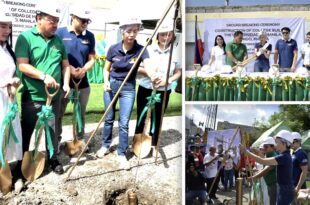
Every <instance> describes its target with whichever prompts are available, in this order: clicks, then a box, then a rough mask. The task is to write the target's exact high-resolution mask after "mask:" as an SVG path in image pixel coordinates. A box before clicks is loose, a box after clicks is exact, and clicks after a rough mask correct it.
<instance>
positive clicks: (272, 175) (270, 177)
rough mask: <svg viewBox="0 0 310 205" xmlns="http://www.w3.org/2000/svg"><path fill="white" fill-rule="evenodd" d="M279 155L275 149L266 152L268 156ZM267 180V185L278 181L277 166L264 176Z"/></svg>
mask: <svg viewBox="0 0 310 205" xmlns="http://www.w3.org/2000/svg"><path fill="white" fill-rule="evenodd" d="M275 156H277V153H276V152H275V151H273V152H271V153H268V154H266V157H267V158H268V157H275ZM264 179H265V182H266V184H267V186H272V185H274V184H276V183H277V167H276V166H273V169H272V170H270V171H269V172H268V173H267V174H266V175H265V176H264Z"/></svg>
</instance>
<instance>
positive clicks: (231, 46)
mask: <svg viewBox="0 0 310 205" xmlns="http://www.w3.org/2000/svg"><path fill="white" fill-rule="evenodd" d="M228 51H230V52H231V53H232V54H233V56H235V58H236V59H237V60H238V61H240V62H242V61H243V58H244V55H245V54H246V53H247V48H246V46H245V45H244V44H243V43H240V44H237V43H235V42H234V41H232V42H229V43H228V44H227V45H226V52H228ZM226 64H227V65H230V66H232V67H233V66H235V65H236V64H235V63H234V62H233V61H232V59H231V58H230V57H228V56H227V58H226Z"/></svg>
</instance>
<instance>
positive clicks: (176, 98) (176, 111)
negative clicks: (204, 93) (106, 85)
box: [63, 84, 182, 125]
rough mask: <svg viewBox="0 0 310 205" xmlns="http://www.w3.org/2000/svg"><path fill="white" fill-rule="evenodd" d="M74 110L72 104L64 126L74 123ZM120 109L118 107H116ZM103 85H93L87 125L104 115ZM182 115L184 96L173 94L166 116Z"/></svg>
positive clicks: (134, 117)
mask: <svg viewBox="0 0 310 205" xmlns="http://www.w3.org/2000/svg"><path fill="white" fill-rule="evenodd" d="M72 109H73V106H72V104H71V103H70V104H69V105H68V107H67V110H66V114H65V117H64V121H63V122H64V125H67V124H71V122H72ZM116 109H118V105H117V106H116ZM103 111H104V104H103V84H91V93H90V97H89V101H88V105H87V111H86V112H87V113H86V121H87V123H95V122H98V121H99V120H100V118H101V117H102V115H103V113H104V112H103ZM181 114H182V95H180V94H178V93H171V95H170V100H169V105H168V108H167V110H166V113H165V116H176V115H181ZM131 119H136V105H134V108H133V112H132V115H131Z"/></svg>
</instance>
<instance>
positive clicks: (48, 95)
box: [45, 86, 60, 105]
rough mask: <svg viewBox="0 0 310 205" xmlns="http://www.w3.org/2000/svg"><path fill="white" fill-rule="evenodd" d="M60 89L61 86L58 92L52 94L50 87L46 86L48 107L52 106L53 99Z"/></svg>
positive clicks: (57, 89)
mask: <svg viewBox="0 0 310 205" xmlns="http://www.w3.org/2000/svg"><path fill="white" fill-rule="evenodd" d="M59 88H60V86H58V87H57V88H56V91H55V92H53V93H50V92H49V91H48V87H47V86H45V92H46V95H47V100H46V105H50V104H51V102H52V99H53V97H54V96H55V95H56V94H57V93H58V91H59Z"/></svg>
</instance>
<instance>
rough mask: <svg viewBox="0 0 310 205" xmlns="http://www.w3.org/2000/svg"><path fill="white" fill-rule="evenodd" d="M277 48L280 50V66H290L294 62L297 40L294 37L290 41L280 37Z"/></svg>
mask: <svg viewBox="0 0 310 205" xmlns="http://www.w3.org/2000/svg"><path fill="white" fill-rule="evenodd" d="M275 49H276V50H278V51H279V66H280V68H290V67H291V66H292V64H293V57H294V51H295V50H296V51H297V42H296V41H295V40H294V39H289V40H288V41H285V40H283V39H279V40H278V41H277V43H276V48H275Z"/></svg>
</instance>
